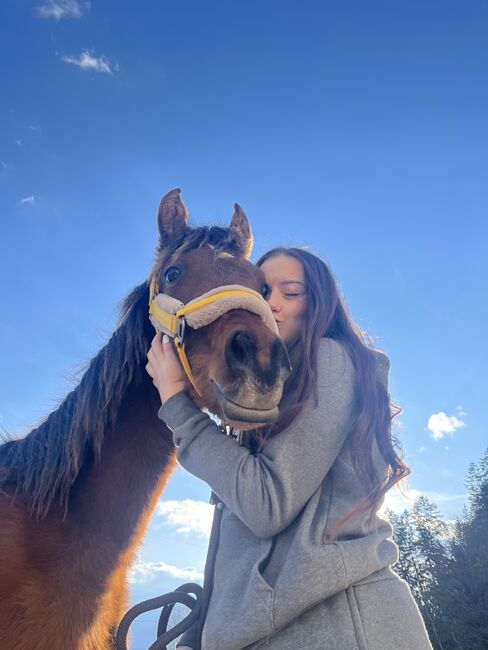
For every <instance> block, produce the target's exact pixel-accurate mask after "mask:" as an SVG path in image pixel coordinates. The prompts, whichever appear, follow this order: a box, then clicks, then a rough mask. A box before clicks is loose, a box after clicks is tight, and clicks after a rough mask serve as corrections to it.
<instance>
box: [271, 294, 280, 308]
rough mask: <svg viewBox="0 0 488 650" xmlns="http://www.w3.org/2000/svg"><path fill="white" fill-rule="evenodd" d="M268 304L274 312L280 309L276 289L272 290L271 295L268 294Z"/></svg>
mask: <svg viewBox="0 0 488 650" xmlns="http://www.w3.org/2000/svg"><path fill="white" fill-rule="evenodd" d="M268 305H269V306H270V309H271V311H272V312H276V311H279V309H280V301H279V297H278V295H277V293H276V292H275V291H272V292H271V293H270V295H269V296H268Z"/></svg>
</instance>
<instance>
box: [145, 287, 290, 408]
mask: <svg viewBox="0 0 488 650" xmlns="http://www.w3.org/2000/svg"><path fill="white" fill-rule="evenodd" d="M231 309H246V310H247V311H251V312H253V313H255V314H257V315H258V316H260V318H261V319H262V320H263V322H264V323H265V325H267V326H268V327H269V328H270V329H271V330H272V331H273V332H274V333H275V334H278V327H277V325H276V321H275V319H274V318H273V314H272V313H271V309H270V308H269V305H268V303H267V302H266V301H265V300H264V298H263V297H262V296H261V295H260V294H259V293H258V292H257V291H254V289H249V287H245V286H243V285H240V284H231V285H225V286H221V287H216V288H215V289H211V290H210V291H207V292H206V293H204V294H202V295H201V296H198V297H197V298H194V299H193V300H190V301H189V302H188V303H186V305H185V304H184V303H183V302H181V301H179V300H178V299H177V298H173V297H172V296H169V295H168V294H165V293H159V291H158V288H157V285H156V279H155V278H154V276H153V277H151V279H150V287H149V318H150V320H151V323H152V324H153V326H154V328H155V329H156V331H158V332H164V333H165V334H167V335H168V336H171V337H172V338H173V340H174V342H175V347H176V351H177V353H178V356H179V358H180V361H181V364H182V366H183V368H184V370H185V372H186V375H187V377H188V379H189V380H190V382H191V384H192V386H193V388H194V389H195V391H196V392H197V393H198V395H200V396H201V393H200V391H199V390H198V388H197V386H196V385H195V381H194V379H193V375H192V372H191V368H190V364H189V362H188V358H187V356H186V352H185V332H186V328H187V327H191V328H192V329H199V328H200V327H205V325H209V324H210V323H212V322H213V321H215V320H216V319H217V318H219V316H222V314H225V313H226V312H228V311H230V310H231Z"/></svg>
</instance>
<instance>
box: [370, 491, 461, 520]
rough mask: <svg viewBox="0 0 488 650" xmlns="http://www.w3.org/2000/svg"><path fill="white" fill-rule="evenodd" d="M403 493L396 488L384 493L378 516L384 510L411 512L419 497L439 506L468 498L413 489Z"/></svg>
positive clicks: (397, 512)
mask: <svg viewBox="0 0 488 650" xmlns="http://www.w3.org/2000/svg"><path fill="white" fill-rule="evenodd" d="M405 492H406V494H405V495H403V494H402V493H401V492H400V490H399V489H398V488H396V487H393V488H392V489H391V490H389V492H387V493H386V496H385V501H384V503H383V505H382V506H381V508H380V511H379V512H380V515H381V514H383V513H384V511H385V510H386V509H389V510H393V512H394V513H396V514H399V513H400V512H403V511H404V510H411V509H412V507H413V504H414V501H415V500H416V499H418V498H419V497H427V499H428V500H429V501H431V502H432V503H435V504H436V505H441V504H444V503H450V502H451V501H458V500H461V499H463V500H464V499H466V498H467V496H468V495H467V494H444V493H442V492H432V491H430V490H426V491H424V492H421V491H420V490H416V489H415V488H411V489H407V490H405Z"/></svg>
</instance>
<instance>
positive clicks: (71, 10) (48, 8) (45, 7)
mask: <svg viewBox="0 0 488 650" xmlns="http://www.w3.org/2000/svg"><path fill="white" fill-rule="evenodd" d="M88 11H90V2H77V0H48V2H45V3H44V4H42V5H39V6H38V7H37V13H38V14H39V15H40V16H41V17H42V18H53V19H54V20H56V21H59V20H61V19H63V18H81V17H82V15H83V14H84V13H87V12H88Z"/></svg>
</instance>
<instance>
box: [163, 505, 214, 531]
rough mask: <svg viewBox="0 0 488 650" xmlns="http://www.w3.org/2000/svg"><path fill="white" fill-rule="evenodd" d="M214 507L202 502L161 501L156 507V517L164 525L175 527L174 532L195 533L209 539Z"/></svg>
mask: <svg viewBox="0 0 488 650" xmlns="http://www.w3.org/2000/svg"><path fill="white" fill-rule="evenodd" d="M213 511H214V507H213V506H212V505H210V504H209V503H205V502H204V501H194V500H193V499H181V500H173V501H170V500H168V501H164V500H161V501H159V503H158V504H157V506H156V512H155V515H156V517H162V518H163V521H164V524H166V525H168V526H174V527H176V532H178V533H183V534H188V533H196V534H197V535H199V536H201V537H210V530H211V528H212V516H213Z"/></svg>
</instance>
